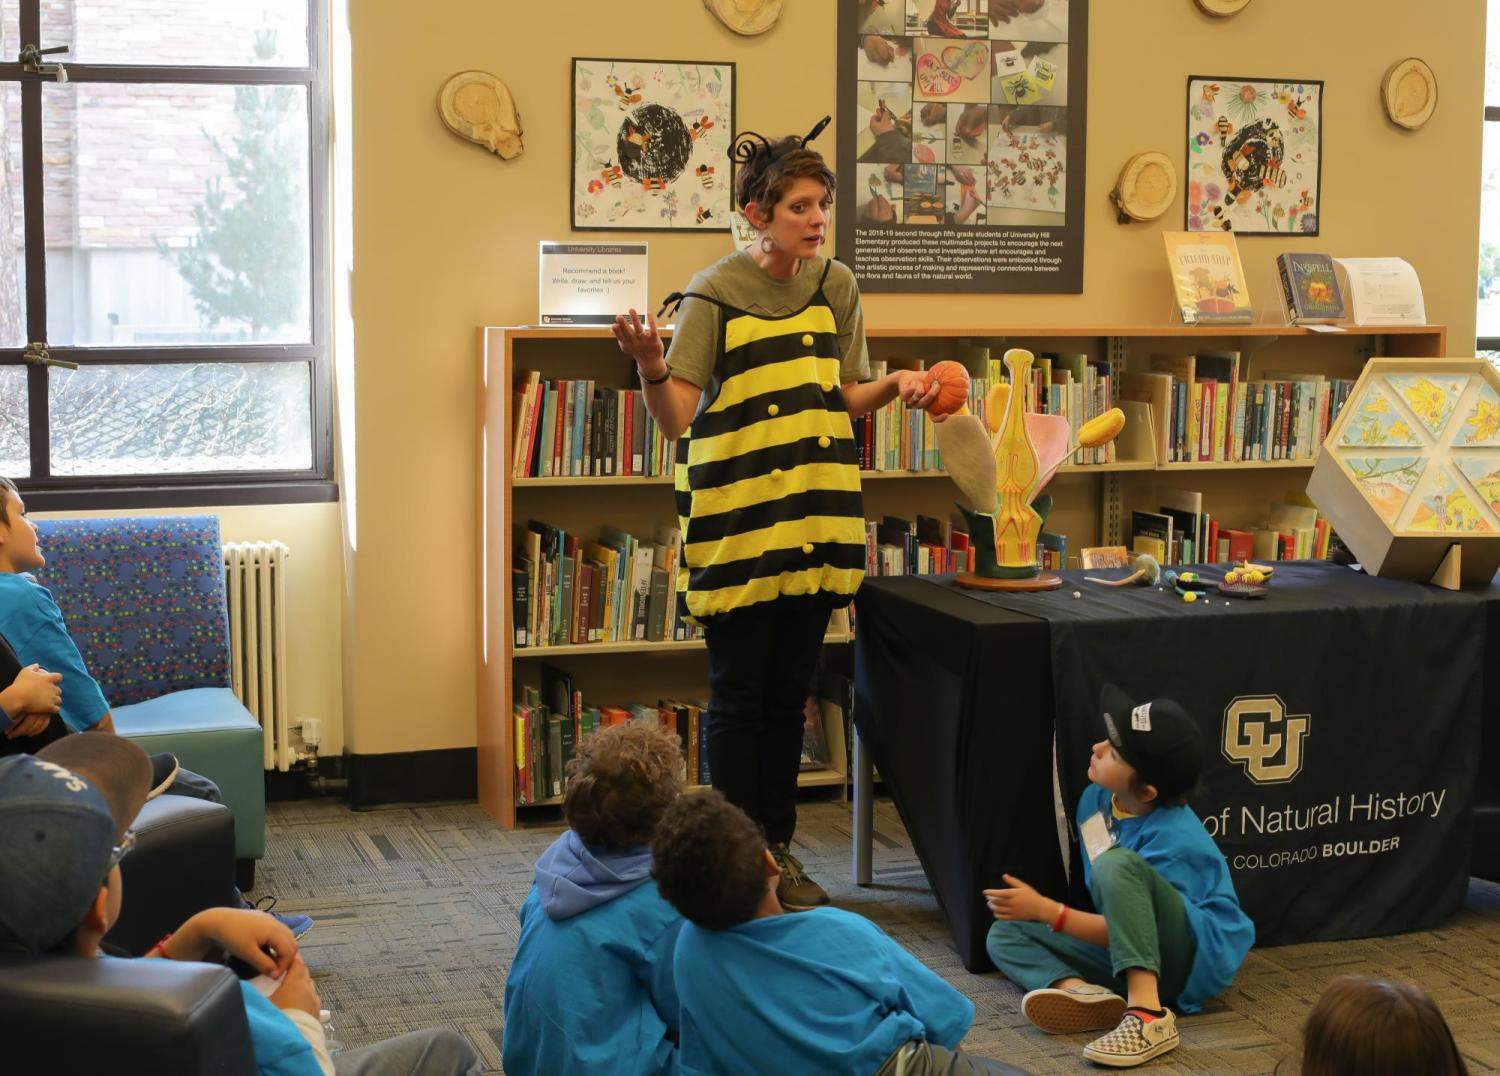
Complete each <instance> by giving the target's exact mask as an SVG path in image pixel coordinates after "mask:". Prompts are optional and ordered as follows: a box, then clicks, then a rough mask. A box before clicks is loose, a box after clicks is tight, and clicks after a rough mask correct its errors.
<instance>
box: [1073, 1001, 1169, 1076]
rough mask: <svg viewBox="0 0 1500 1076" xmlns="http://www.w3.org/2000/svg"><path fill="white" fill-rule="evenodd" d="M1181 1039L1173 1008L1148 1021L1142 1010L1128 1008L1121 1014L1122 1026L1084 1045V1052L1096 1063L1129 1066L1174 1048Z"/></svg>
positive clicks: (1112, 1066)
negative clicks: (1138, 1011) (1163, 1014)
mask: <svg viewBox="0 0 1500 1076" xmlns="http://www.w3.org/2000/svg"><path fill="white" fill-rule="evenodd" d="M1179 1041H1181V1040H1180V1039H1179V1038H1178V1037H1177V1018H1176V1017H1175V1016H1173V1015H1172V1010H1170V1009H1168V1010H1167V1015H1165V1016H1161V1017H1157V1018H1156V1019H1155V1020H1152V1021H1150V1022H1149V1023H1148V1022H1146V1021H1145V1020H1143V1019H1142V1018H1141V1016H1140V1014H1139V1013H1134V1012H1130V1011H1129V1010H1127V1011H1126V1013H1125V1015H1124V1016H1122V1017H1121V1018H1120V1026H1119V1027H1117V1028H1115V1029H1114V1030H1113V1031H1111V1032H1110V1033H1109V1034H1108V1035H1102V1036H1100V1037H1099V1038H1097V1039H1095V1040H1094V1041H1093V1042H1091V1043H1089V1044H1088V1045H1087V1046H1085V1047H1084V1048H1083V1056H1084V1057H1086V1058H1088V1059H1089V1060H1090V1061H1092V1062H1093V1063H1094V1064H1096V1065H1107V1066H1109V1067H1110V1068H1116V1069H1129V1068H1134V1067H1135V1066H1137V1065H1144V1064H1145V1063H1146V1062H1147V1061H1150V1060H1151V1059H1152V1058H1153V1057H1160V1056H1161V1055H1162V1054H1164V1053H1166V1052H1167V1051H1168V1050H1175V1049H1176V1048H1177V1043H1178V1042H1179Z"/></svg>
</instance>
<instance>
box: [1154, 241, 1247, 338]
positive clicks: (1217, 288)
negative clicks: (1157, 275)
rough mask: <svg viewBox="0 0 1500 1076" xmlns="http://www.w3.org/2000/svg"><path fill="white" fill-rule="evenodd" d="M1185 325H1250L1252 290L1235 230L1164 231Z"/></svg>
mask: <svg viewBox="0 0 1500 1076" xmlns="http://www.w3.org/2000/svg"><path fill="white" fill-rule="evenodd" d="M1162 239H1163V240H1165V242H1166V244H1167V271H1168V272H1169V273H1170V274H1171V276H1172V286H1173V287H1175V288H1176V289H1177V305H1178V308H1179V309H1180V310H1181V311H1182V321H1183V324H1185V325H1199V324H1204V323H1215V324H1248V323H1249V322H1250V321H1251V320H1252V314H1251V311H1250V293H1249V291H1248V290H1247V288H1246V287H1245V270H1244V269H1243V268H1242V267H1241V265H1240V252H1239V248H1238V247H1237V246H1236V245H1235V242H1234V233H1233V232H1163V233H1162Z"/></svg>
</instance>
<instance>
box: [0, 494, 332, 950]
mask: <svg viewBox="0 0 1500 1076" xmlns="http://www.w3.org/2000/svg"><path fill="white" fill-rule="evenodd" d="M46 563H47V558H46V557H45V556H44V555H43V554H42V551H41V549H40V548H39V547H38V546H37V537H36V525H35V524H34V523H32V522H31V520H29V519H27V518H26V504H25V502H24V501H22V500H21V494H20V492H19V491H18V490H17V489H16V487H15V484H14V483H13V482H11V481H10V479H8V478H5V477H3V476H0V637H3V638H4V639H5V640H6V641H7V642H8V644H9V647H10V649H11V651H13V653H14V656H15V657H16V659H17V661H18V662H19V663H20V664H22V665H37V666H40V667H41V668H42V669H45V670H47V671H48V672H50V673H52V674H54V675H60V676H61V678H62V697H61V699H60V701H59V706H58V708H57V710H56V712H55V716H54V714H49V713H47V712H44V711H41V710H37V711H35V712H29V713H24V714H22V715H19V720H17V721H16V722H14V723H13V724H12V726H11V728H10V729H9V730H8V731H7V732H6V733H5V734H4V736H5V740H4V741H3V744H4V746H0V755H4V754H11V753H13V751H11V750H7V749H6V748H7V747H14V748H17V749H23V750H32V749H34V746H35V745H40V744H43V743H47V742H50V741H51V740H52V739H54V738H55V734H58V733H59V732H60V731H61V730H59V729H58V728H57V727H56V726H57V721H56V718H57V717H60V718H61V723H62V724H63V725H64V726H66V732H67V733H71V732H85V731H89V730H92V731H95V732H109V733H113V732H114V731H115V723H114V718H113V717H112V716H111V714H110V711H109V703H108V702H107V701H105V698H104V692H103V691H101V690H100V689H99V684H98V683H97V682H96V681H95V680H94V678H93V677H92V676H90V675H89V671H88V668H87V666H85V665H84V663H83V655H82V654H80V653H79V652H78V645H77V644H76V643H74V642H73V637H72V636H71V635H69V634H68V626H67V624H66V623H65V622H64V621H63V615H62V610H61V609H59V608H58V607H57V602H56V601H54V600H53V598H52V593H51V592H50V591H49V590H48V589H47V588H46V587H44V586H42V585H41V584H39V583H37V582H35V581H33V580H32V579H31V577H30V576H27V575H24V574H22V573H25V572H31V571H35V570H36V569H37V568H40V567H42V566H43V565H45V564H46ZM62 734H64V735H66V733H62ZM151 764H152V774H151V794H152V795H153V796H154V795H157V794H158V793H160V792H162V791H166V792H168V793H170V794H172V795H176V796H188V797H190V798H192V799H202V800H208V801H210V802H211V803H220V802H222V800H223V797H222V796H221V795H220V794H219V786H218V785H217V784H215V783H214V782H213V780H211V779H210V778H208V777H204V776H203V775H202V774H199V773H194V772H193V771H192V770H189V769H184V768H182V767H180V766H178V764H177V759H176V758H174V757H173V756H172V755H169V754H157V755H152V756H151ZM240 899H241V902H242V903H243V904H244V905H245V907H253V905H252V904H250V902H249V901H248V900H245V898H244V897H241V898H240ZM261 899H262V900H264V899H267V898H264V897H263V898H261ZM271 902H272V904H274V903H275V899H274V898H271ZM271 914H272V915H273V916H274V917H275V918H276V919H277V920H279V921H280V922H282V923H283V924H285V925H286V926H288V927H289V928H290V929H291V930H292V932H293V933H294V934H295V935H297V936H298V937H301V936H302V935H303V934H305V933H307V931H308V930H309V929H311V927H312V925H313V921H312V919H311V918H310V917H309V916H306V915H297V914H291V915H286V914H282V913H280V912H272V913H271Z"/></svg>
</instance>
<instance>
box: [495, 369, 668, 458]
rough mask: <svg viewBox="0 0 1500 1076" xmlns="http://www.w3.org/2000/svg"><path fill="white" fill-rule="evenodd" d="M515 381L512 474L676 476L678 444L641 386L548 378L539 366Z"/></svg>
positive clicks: (526, 371) (521, 373)
mask: <svg viewBox="0 0 1500 1076" xmlns="http://www.w3.org/2000/svg"><path fill="white" fill-rule="evenodd" d="M516 382H517V383H516V388H515V394H514V396H513V403H514V407H515V415H514V421H513V422H512V426H511V428H512V429H513V430H514V431H515V443H514V445H513V446H512V457H511V477H513V478H553V477H589V476H604V475H618V476H654V475H670V474H672V471H673V459H674V456H673V450H672V443H671V442H670V441H668V440H667V438H666V437H665V436H664V435H663V434H662V432H661V428H660V427H659V426H657V424H656V420H655V419H654V418H652V417H651V412H649V411H648V410H646V401H645V398H644V397H643V396H642V395H641V390H640V389H633V388H623V389H622V388H614V387H611V386H608V385H600V384H598V383H596V382H595V381H592V380H589V379H573V380H569V379H558V380H552V381H543V380H542V379H541V374H540V373H539V372H538V371H536V370H520V371H518V372H517V375H516Z"/></svg>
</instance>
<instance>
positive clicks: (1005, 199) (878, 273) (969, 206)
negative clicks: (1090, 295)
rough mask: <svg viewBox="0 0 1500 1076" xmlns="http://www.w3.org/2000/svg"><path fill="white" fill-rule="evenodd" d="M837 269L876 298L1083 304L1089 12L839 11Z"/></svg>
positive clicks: (1029, 5) (940, 7)
mask: <svg viewBox="0 0 1500 1076" xmlns="http://www.w3.org/2000/svg"><path fill="white" fill-rule="evenodd" d="M839 5H840V6H839V28H838V86H839V104H838V109H839V113H838V115H839V125H838V131H839V135H838V174H839V190H838V257H839V259H840V260H841V261H843V262H844V263H845V264H847V265H849V266H850V267H851V268H852V269H853V270H854V275H855V276H856V277H857V278H858V279H859V286H860V289H861V290H862V291H865V292H1052V293H1062V292H1072V293H1077V292H1081V291H1082V290H1083V216H1084V213H1083V177H1084V143H1085V137H1084V136H1085V131H1084V122H1085V109H1084V100H1085V91H1086V84H1087V79H1088V57H1087V55H1086V49H1087V40H1088V34H1087V22H1088V0H839Z"/></svg>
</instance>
